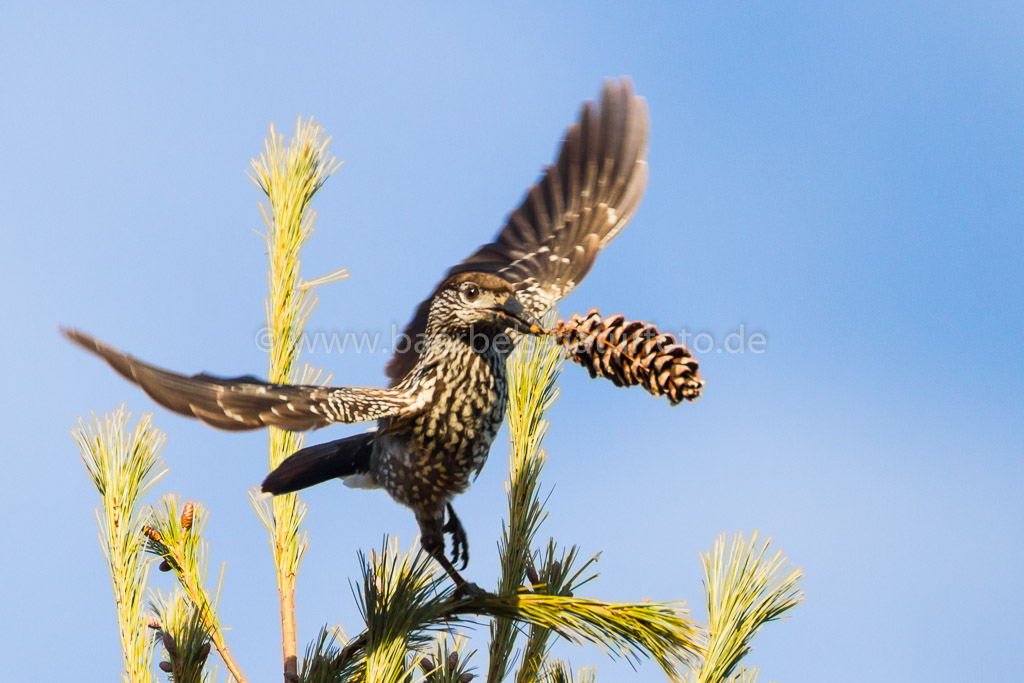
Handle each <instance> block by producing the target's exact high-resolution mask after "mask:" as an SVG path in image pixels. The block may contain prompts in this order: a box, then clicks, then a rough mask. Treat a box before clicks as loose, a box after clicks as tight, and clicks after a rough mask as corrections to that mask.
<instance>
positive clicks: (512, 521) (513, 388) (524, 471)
mask: <svg viewBox="0 0 1024 683" xmlns="http://www.w3.org/2000/svg"><path fill="white" fill-rule="evenodd" d="M557 316H558V312H557V311H556V310H552V311H549V312H548V314H547V316H545V319H544V321H543V322H544V326H545V327H549V326H550V324H551V322H552V321H553V320H554V319H555V318H556V317H557ZM562 364H563V362H562V358H561V350H560V349H559V347H558V345H557V344H556V343H555V341H554V340H553V339H552V338H551V337H549V336H544V337H527V338H526V339H524V340H523V341H521V342H520V343H519V344H518V346H517V348H516V351H515V353H514V354H513V356H512V358H511V360H510V361H509V364H508V375H509V407H508V433H509V441H510V450H509V466H508V469H509V478H508V481H507V482H506V484H505V491H506V493H507V494H508V523H507V525H504V526H503V527H502V535H501V542H500V544H499V547H498V552H499V559H500V562H501V576H500V578H499V579H498V595H514V594H515V593H516V592H517V591H518V590H519V588H520V586H522V584H523V580H524V578H525V576H526V567H527V562H528V561H529V558H530V556H531V554H532V551H531V547H532V545H533V539H534V537H535V536H536V534H537V529H538V528H539V527H540V524H541V522H542V521H543V519H544V508H543V505H542V504H541V502H540V498H539V488H540V472H541V469H542V468H543V467H544V461H545V458H546V456H545V453H544V451H543V450H541V448H540V446H541V442H542V441H543V439H544V435H545V434H546V433H547V430H548V421H547V420H546V419H545V418H544V415H545V413H546V412H547V411H548V410H549V409H550V408H551V406H552V405H554V402H555V401H556V400H557V398H558V386H557V382H558V375H559V373H560V372H561V369H562ZM490 633H491V640H490V644H489V646H488V653H489V658H488V670H487V681H488V683H498V682H499V681H502V680H504V679H505V677H506V676H507V675H508V672H509V669H510V668H511V667H512V664H513V658H512V653H513V650H514V648H515V641H516V635H517V631H516V626H515V623H514V622H513V620H511V619H506V618H498V619H495V620H494V622H493V623H492V624H491V628H490Z"/></svg>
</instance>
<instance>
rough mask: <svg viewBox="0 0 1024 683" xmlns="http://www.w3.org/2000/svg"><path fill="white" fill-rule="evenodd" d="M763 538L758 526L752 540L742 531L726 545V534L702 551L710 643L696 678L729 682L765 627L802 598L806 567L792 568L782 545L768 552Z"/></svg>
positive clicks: (701, 681)
mask: <svg viewBox="0 0 1024 683" xmlns="http://www.w3.org/2000/svg"><path fill="white" fill-rule="evenodd" d="M759 539H760V536H759V534H758V532H757V531H756V530H755V531H754V532H753V533H752V534H751V536H750V540H749V541H748V540H747V539H746V538H745V537H744V536H743V534H742V533H738V534H735V535H734V536H733V537H732V541H731V542H729V543H728V544H727V543H726V535H725V533H722V534H721V535H720V536H719V537H718V538H717V539H715V543H714V545H713V547H712V548H711V550H710V551H707V552H704V553H701V562H702V564H703V566H704V587H705V599H706V603H707V609H708V621H709V630H710V642H709V644H708V652H707V656H706V658H705V659H704V661H703V662H702V664H701V666H700V668H699V670H698V672H697V676H696V680H697V681H698V683H723V682H725V681H730V680H731V677H732V675H733V672H734V671H735V669H736V667H737V665H738V664H739V663H740V660H741V659H743V657H745V656H746V655H747V653H748V652H750V649H751V640H752V639H753V637H754V635H755V634H756V633H757V632H758V631H759V630H760V629H761V627H762V626H764V624H766V623H768V622H769V621H774V620H775V619H779V618H781V617H783V616H784V615H785V614H786V613H787V612H789V611H790V610H792V609H793V608H794V607H796V606H797V605H799V604H800V603H801V602H803V599H804V592H803V590H801V589H800V581H801V580H802V579H803V577H804V572H803V569H801V568H799V567H797V568H791V567H790V564H789V560H788V559H787V558H786V556H785V555H784V554H783V553H782V551H781V550H776V551H775V552H774V553H772V554H770V555H769V553H768V550H769V548H770V546H771V538H767V539H765V540H764V542H759ZM751 675H754V676H756V672H755V673H753V674H751Z"/></svg>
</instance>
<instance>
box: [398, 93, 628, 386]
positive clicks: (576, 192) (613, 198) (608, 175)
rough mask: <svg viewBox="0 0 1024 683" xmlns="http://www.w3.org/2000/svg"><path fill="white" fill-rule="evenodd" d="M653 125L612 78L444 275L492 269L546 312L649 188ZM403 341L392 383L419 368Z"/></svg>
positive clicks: (418, 319) (413, 347)
mask: <svg viewBox="0 0 1024 683" xmlns="http://www.w3.org/2000/svg"><path fill="white" fill-rule="evenodd" d="M647 130H648V121H647V107H646V105H645V104H644V100H643V98H641V97H637V96H636V95H634V94H633V88H632V86H631V85H630V83H629V81H628V80H626V79H623V80H620V81H606V82H605V84H604V91H603V93H602V95H601V104H600V106H599V107H597V106H595V105H594V103H593V102H587V103H586V104H584V105H583V109H582V111H581V112H580V117H579V121H578V122H577V123H574V124H573V125H571V126H570V127H569V130H568V131H567V132H566V134H565V141H564V142H563V143H562V148H561V151H560V152H559V154H558V160H557V161H556V162H555V164H554V165H552V166H548V167H547V168H546V169H545V171H544V175H543V176H542V177H541V179H540V180H539V181H538V182H537V184H536V185H534V186H533V187H531V188H530V189H529V191H528V192H527V193H526V198H525V199H524V200H523V203H522V204H521V205H520V206H519V208H517V209H516V210H515V211H513V212H512V213H511V215H509V217H508V221H507V222H506V224H505V227H503V228H502V229H501V230H500V231H499V232H498V234H497V236H496V237H495V239H494V241H493V242H491V243H490V244H485V245H484V246H482V247H480V248H479V249H477V250H476V252H474V253H473V254H472V255H471V256H469V258H467V259H466V260H465V261H463V262H462V263H460V264H458V265H457V266H455V267H454V268H452V269H451V270H449V271H448V273H447V274H446V276H445V279H446V278H447V277H448V276H451V275H454V274H456V273H462V272H467V271H483V272H487V273H493V274H495V275H498V276H500V277H502V278H504V279H505V280H507V281H508V282H509V283H511V284H512V286H513V287H514V288H515V290H516V298H518V299H519V300H520V301H521V302H522V303H523V305H525V306H526V307H527V308H529V309H530V310H531V311H532V312H533V313H534V314H536V315H537V316H540V315H543V314H544V312H545V311H547V310H548V309H549V308H551V306H553V305H554V304H555V303H557V302H558V301H559V300H560V299H562V298H563V297H565V296H566V295H568V294H569V293H570V292H571V291H572V290H573V289H575V287H576V286H577V285H578V284H579V283H580V281H581V280H582V279H583V278H584V277H585V276H586V274H587V273H588V272H589V271H590V268H591V266H593V264H594V260H595V259H596V258H597V255H598V253H600V251H601V250H602V249H604V247H605V246H607V245H608V243H609V242H611V241H612V240H613V239H615V237H616V236H617V235H618V234H619V232H621V231H622V229H623V228H624V227H626V224H627V223H629V220H630V219H631V218H632V217H633V214H634V213H635V212H636V209H637V207H638V206H639V205H640V200H641V198H642V197H643V194H644V189H645V188H646V186H647V161H646V154H647ZM442 281H443V280H442ZM435 291H436V290H435ZM429 302H430V299H427V300H425V301H423V302H422V303H421V304H420V305H419V307H418V308H417V309H416V313H415V315H414V316H413V319H412V321H411V322H410V323H409V325H408V326H407V327H406V330H405V334H406V338H407V339H411V340H413V342H415V341H416V340H418V339H419V338H420V335H421V334H422V333H423V332H424V331H425V330H426V324H427V313H428V311H429V306H430V304H429ZM403 346H404V347H405V348H404V349H403V350H401V351H397V352H396V353H395V355H394V357H393V358H392V359H391V361H390V362H389V363H388V365H387V367H386V368H385V372H386V373H387V375H388V377H389V378H391V380H392V385H394V384H396V383H397V382H398V380H400V379H401V378H402V377H404V376H405V375H406V374H407V373H408V372H409V371H410V370H411V369H412V368H413V367H414V366H415V365H416V361H417V349H418V348H419V345H418V344H416V343H412V344H406V345H403Z"/></svg>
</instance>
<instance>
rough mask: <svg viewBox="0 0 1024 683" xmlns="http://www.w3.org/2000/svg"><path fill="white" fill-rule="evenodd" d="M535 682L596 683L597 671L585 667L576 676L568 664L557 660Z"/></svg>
mask: <svg viewBox="0 0 1024 683" xmlns="http://www.w3.org/2000/svg"><path fill="white" fill-rule="evenodd" d="M534 680H537V681H539V682H540V683H596V682H597V671H595V670H594V669H593V668H590V667H583V668H581V669H580V670H579V671H577V672H576V673H575V674H574V673H573V671H572V667H571V666H569V663H568V662H563V661H561V660H557V659H556V660H555V661H553V662H551V663H550V664H548V666H547V668H546V669H545V670H544V672H543V673H542V674H541V676H540V678H537V679H534Z"/></svg>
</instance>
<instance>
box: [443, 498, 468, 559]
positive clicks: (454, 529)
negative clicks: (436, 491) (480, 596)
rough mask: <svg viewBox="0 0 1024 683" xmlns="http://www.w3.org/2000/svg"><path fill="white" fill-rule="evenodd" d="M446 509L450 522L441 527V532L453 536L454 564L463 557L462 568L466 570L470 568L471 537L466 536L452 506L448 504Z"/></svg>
mask: <svg viewBox="0 0 1024 683" xmlns="http://www.w3.org/2000/svg"><path fill="white" fill-rule="evenodd" d="M445 507H446V508H447V509H448V521H447V522H445V525H444V526H443V527H441V531H443V532H444V533H446V534H451V535H452V562H456V563H457V562H458V561H459V558H460V557H461V559H462V568H463V569H465V568H466V567H467V566H469V536H467V535H466V529H465V528H464V527H463V526H462V522H461V521H460V520H459V517H458V515H456V514H455V508H453V507H452V504H451V503H447V504H446V505H445Z"/></svg>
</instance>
